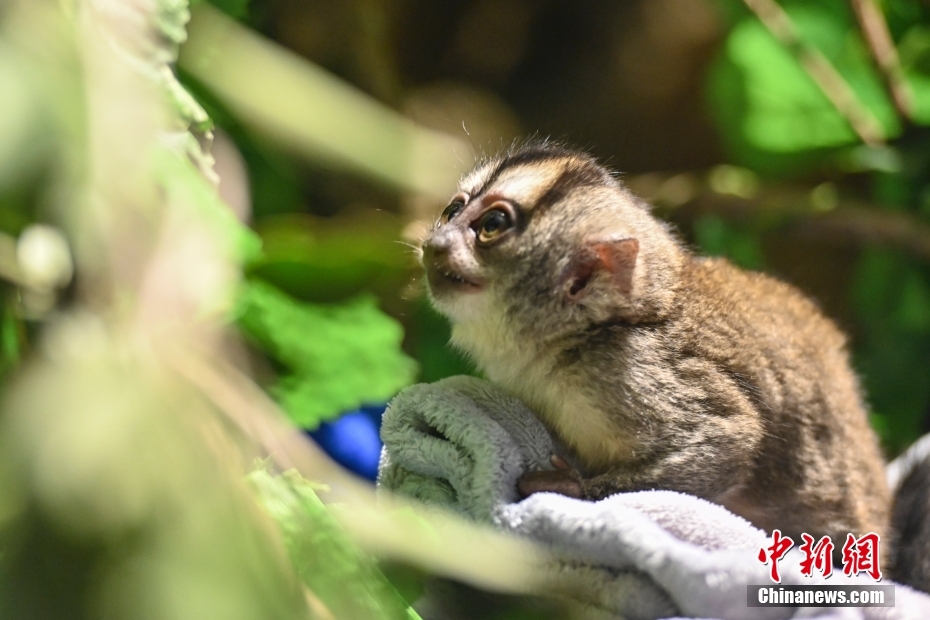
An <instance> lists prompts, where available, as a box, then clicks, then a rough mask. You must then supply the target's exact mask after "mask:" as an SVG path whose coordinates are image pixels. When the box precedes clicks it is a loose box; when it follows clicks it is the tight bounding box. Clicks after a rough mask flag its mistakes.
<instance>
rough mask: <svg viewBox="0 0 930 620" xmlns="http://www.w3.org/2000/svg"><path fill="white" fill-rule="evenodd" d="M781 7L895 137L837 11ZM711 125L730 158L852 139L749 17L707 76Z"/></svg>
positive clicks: (862, 55) (880, 95)
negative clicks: (717, 128) (718, 131)
mask: <svg viewBox="0 0 930 620" xmlns="http://www.w3.org/2000/svg"><path fill="white" fill-rule="evenodd" d="M827 5H831V3H826V5H825V6H819V5H817V6H814V5H810V3H807V4H788V5H786V7H785V9H786V11H787V12H788V13H789V15H790V17H791V18H792V20H793V21H794V23H795V25H796V27H797V29H798V31H799V33H800V35H801V36H802V38H803V39H804V40H805V41H807V42H808V43H810V44H812V45H814V46H816V47H817V48H818V49H819V50H820V51H821V52H822V53H823V54H824V55H825V56H826V57H827V58H828V59H829V60H830V62H831V63H832V64H833V65H834V67H835V68H836V69H837V71H838V72H839V73H840V74H841V75H842V76H843V78H844V79H845V80H846V81H847V82H848V83H849V85H850V87H851V88H852V89H853V91H854V92H855V93H856V95H857V97H858V98H859V99H860V101H861V102H862V104H863V105H864V106H865V107H866V108H868V109H869V110H870V111H871V113H872V114H873V115H874V116H875V118H876V119H877V120H878V122H879V124H880V125H881V127H882V128H883V130H884V132H885V134H886V135H888V136H895V135H897V134H898V133H899V132H900V129H901V128H900V124H899V122H898V119H897V117H896V114H895V111H894V108H893V107H892V105H891V102H890V100H889V98H888V96H887V94H886V93H885V90H884V87H883V85H882V82H881V79H880V77H879V76H878V74H877V72H876V71H875V69H874V68H873V67H872V64H871V62H870V60H869V57H868V54H867V52H866V49H865V47H864V43H863V42H862V41H861V38H860V36H859V34H858V32H857V31H856V29H855V28H854V26H853V24H852V23H851V21H850V20H849V19H848V16H846V15H845V14H844V10H845V9H842V10H841V9H840V8H837V7H832V6H827ZM708 86H709V90H708V95H709V98H710V102H711V105H712V109H713V112H714V116H715V120H716V122H717V123H718V125H719V126H720V127H721V130H722V133H723V135H724V138H725V139H726V140H727V141H728V142H729V143H730V146H731V148H732V150H733V151H734V155H735V156H736V158H737V160H739V161H742V162H743V163H754V162H755V159H754V155H755V157H756V158H758V153H759V152H761V153H769V154H792V153H800V152H805V151H814V150H818V149H830V148H835V147H839V146H843V145H848V144H852V143H855V142H857V141H858V137H857V136H856V134H855V132H854V131H853V130H852V128H851V127H850V125H849V123H848V122H847V120H846V119H845V118H844V117H843V116H842V115H841V114H840V113H839V112H837V110H836V108H835V107H834V106H833V104H832V103H831V102H830V100H829V99H828V98H827V97H826V95H824V93H823V92H822V91H821V89H820V87H819V86H818V85H817V83H816V82H815V81H814V80H813V79H812V78H811V77H810V76H809V75H808V73H807V72H806V71H805V70H804V68H803V67H802V66H801V65H800V64H799V63H798V61H797V60H796V59H795V57H794V55H793V54H792V53H791V52H790V51H789V50H788V49H786V48H785V46H783V45H782V44H781V43H780V42H779V41H778V40H777V39H776V38H775V37H774V36H773V35H772V34H771V33H770V32H769V31H768V30H767V29H766V28H765V26H764V25H763V24H762V23H761V22H760V21H759V20H758V19H756V18H755V17H752V18H747V19H744V20H743V21H741V22H739V23H737V24H736V26H734V28H733V29H732V30H731V32H730V34H729V36H728V38H727V41H726V43H725V45H724V48H723V52H722V54H721V55H720V57H719V58H718V59H717V61H716V63H715V65H714V67H713V68H712V70H711V72H710V74H709V82H708Z"/></svg>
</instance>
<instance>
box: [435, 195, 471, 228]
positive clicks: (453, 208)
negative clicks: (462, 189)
mask: <svg viewBox="0 0 930 620" xmlns="http://www.w3.org/2000/svg"><path fill="white" fill-rule="evenodd" d="M464 208H465V201H464V200H461V199H458V198H457V199H455V200H453V201H452V202H451V203H449V206H448V207H446V208H445V209H443V211H442V215H440V216H439V223H440V224H447V223H448V222H449V220H451V219H452V218H454V217H455V216H456V215H458V214H459V213H460V212H461V211H462V209H464Z"/></svg>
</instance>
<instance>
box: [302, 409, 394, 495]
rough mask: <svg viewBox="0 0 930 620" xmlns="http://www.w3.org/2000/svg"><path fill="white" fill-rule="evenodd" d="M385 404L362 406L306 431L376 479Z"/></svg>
mask: <svg viewBox="0 0 930 620" xmlns="http://www.w3.org/2000/svg"><path fill="white" fill-rule="evenodd" d="M384 409H385V406H384V405H379V406H373V407H362V408H361V409H359V410H358V411H350V412H349V413H346V414H343V415H342V416H340V417H339V418H337V419H335V420H333V421H332V422H323V423H322V424H320V428H318V429H316V430H315V431H311V432H308V433H307V434H308V435H310V437H312V438H313V440H314V441H316V442H317V443H318V444H319V445H320V447H321V448H323V450H325V451H326V453H327V454H329V455H330V456H331V457H332V458H333V460H334V461H336V462H337V463H339V464H340V465H342V466H343V467H345V468H346V469H349V470H350V471H353V472H355V473H356V474H358V475H359V476H362V477H363V478H367V479H369V480H374V479H375V478H377V476H378V460H379V459H380V458H381V446H382V444H381V437H380V436H379V434H378V433H379V431H380V429H381V415H382V414H383V413H384Z"/></svg>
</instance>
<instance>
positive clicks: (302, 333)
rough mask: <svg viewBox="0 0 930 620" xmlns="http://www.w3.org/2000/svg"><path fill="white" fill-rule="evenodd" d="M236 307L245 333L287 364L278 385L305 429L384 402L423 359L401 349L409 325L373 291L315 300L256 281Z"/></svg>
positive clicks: (286, 405)
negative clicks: (387, 311)
mask: <svg viewBox="0 0 930 620" xmlns="http://www.w3.org/2000/svg"><path fill="white" fill-rule="evenodd" d="M236 314H237V317H238V322H239V324H240V325H241V326H242V328H243V329H244V330H245V332H246V333H247V334H248V335H249V336H251V337H252V338H253V339H255V340H256V341H257V342H258V343H259V344H260V345H261V346H262V347H263V348H264V349H265V350H266V351H268V352H269V353H270V354H271V356H272V357H273V358H274V359H275V360H276V361H278V362H279V363H280V364H282V366H283V367H284V372H283V374H282V376H281V378H280V380H279V382H278V383H277V384H276V385H275V386H274V387H273V389H272V390H273V392H274V393H275V395H276V396H277V398H278V399H279V401H280V402H281V404H282V406H283V407H284V409H285V411H287V413H288V414H289V415H290V417H291V419H292V420H294V422H295V423H297V424H299V425H300V426H302V427H304V428H308V429H314V428H316V427H317V426H318V425H319V423H320V422H322V421H325V420H328V419H330V418H333V417H335V416H336V415H338V414H340V413H342V412H344V411H349V410H352V409H357V408H358V407H359V406H360V405H363V404H372V403H374V404H377V403H381V402H384V401H386V400H387V399H389V398H390V397H391V396H393V395H394V394H396V393H397V392H398V391H399V390H400V389H401V388H402V387H404V386H406V385H408V384H409V383H411V382H412V381H413V379H414V377H415V375H416V368H417V366H416V362H414V361H413V360H412V359H411V358H409V357H407V356H406V355H405V354H404V353H402V352H401V350H400V343H401V340H402V339H403V329H402V328H401V326H400V325H399V324H398V323H397V322H396V321H394V320H393V319H391V318H389V317H387V316H385V315H384V314H382V313H381V311H380V310H378V307H377V304H376V302H375V300H374V298H372V297H371V296H360V297H356V298H355V299H352V300H350V301H347V302H344V303H341V304H331V305H323V306H320V305H312V304H306V303H300V302H297V301H295V300H294V299H292V298H290V297H288V296H287V295H285V294H284V293H281V292H280V291H278V290H276V289H275V288H273V287H272V286H270V285H268V284H266V283H263V282H260V281H252V282H250V283H249V284H247V286H246V288H245V291H244V292H243V294H242V296H241V298H240V300H239V307H238V310H237V312H236Z"/></svg>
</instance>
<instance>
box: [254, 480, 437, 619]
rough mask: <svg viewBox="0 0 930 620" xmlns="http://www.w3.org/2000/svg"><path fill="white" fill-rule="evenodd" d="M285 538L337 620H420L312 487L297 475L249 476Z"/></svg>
mask: <svg viewBox="0 0 930 620" xmlns="http://www.w3.org/2000/svg"><path fill="white" fill-rule="evenodd" d="M249 480H250V482H251V483H252V485H253V486H254V487H255V488H256V489H257V490H258V492H259V496H260V498H261V502H262V505H263V507H264V508H265V510H266V511H267V512H268V513H269V514H270V515H271V516H272V517H273V518H274V520H275V521H276V522H277V523H278V526H279V527H280V529H281V532H282V534H283V535H284V542H285V545H286V546H287V551H288V555H289V556H290V558H291V562H292V563H293V564H294V567H295V569H296V570H297V574H298V575H299V576H300V578H301V579H302V580H303V582H304V583H305V584H307V586H309V588H310V590H311V591H313V592H314V593H316V595H317V596H319V598H320V600H321V601H322V602H323V603H324V604H325V605H326V608H327V609H328V610H329V611H330V612H332V614H333V616H334V617H335V618H371V619H372V620H377V619H384V620H417V619H419V616H418V615H417V613H416V612H415V611H413V610H412V609H411V608H410V607H409V605H408V604H407V603H406V602H405V601H404V600H403V599H402V598H401V597H400V595H399V594H398V593H397V591H396V590H394V588H393V587H392V586H391V584H390V583H389V582H388V581H387V580H386V579H385V578H384V575H383V574H382V573H381V571H380V570H379V569H378V567H377V566H376V564H375V562H374V560H373V559H372V558H370V557H368V556H367V555H365V554H363V553H362V552H361V551H359V549H358V548H357V547H356V545H355V544H354V543H353V542H352V540H351V539H350V538H349V537H348V535H347V534H346V533H345V532H344V531H343V530H342V529H341V528H340V527H339V525H338V524H337V523H336V521H335V520H334V519H333V516H332V515H331V514H330V513H329V511H328V510H327V509H326V506H324V505H323V502H321V501H320V499H319V497H317V495H316V492H315V489H314V486H313V485H312V484H311V483H309V482H307V481H306V480H304V479H303V478H301V477H300V475H299V474H298V473H297V472H295V471H288V472H285V473H284V474H282V475H280V476H272V475H271V474H269V473H268V472H267V471H265V470H264V469H257V470H256V471H254V472H252V473H251V474H250V475H249Z"/></svg>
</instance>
